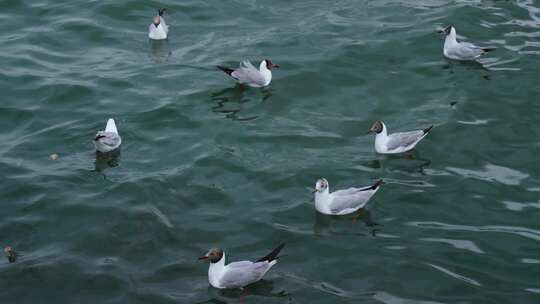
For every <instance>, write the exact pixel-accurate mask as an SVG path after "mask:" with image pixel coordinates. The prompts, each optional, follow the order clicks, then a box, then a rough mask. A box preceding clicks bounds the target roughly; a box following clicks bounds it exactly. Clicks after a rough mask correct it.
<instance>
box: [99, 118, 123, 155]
mask: <svg viewBox="0 0 540 304" xmlns="http://www.w3.org/2000/svg"><path fill="white" fill-rule="evenodd" d="M121 144H122V138H121V137H120V134H118V130H117V129H116V123H115V122H114V119H112V118H109V120H108V121H107V126H105V131H98V132H97V134H96V136H95V137H94V146H95V147H96V150H97V151H99V152H102V153H107V152H111V151H114V150H116V149H118V148H119V147H120V145H121Z"/></svg>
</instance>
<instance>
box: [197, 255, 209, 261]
mask: <svg viewBox="0 0 540 304" xmlns="http://www.w3.org/2000/svg"><path fill="white" fill-rule="evenodd" d="M207 259H208V256H207V255H203V256H202V257H199V260H207Z"/></svg>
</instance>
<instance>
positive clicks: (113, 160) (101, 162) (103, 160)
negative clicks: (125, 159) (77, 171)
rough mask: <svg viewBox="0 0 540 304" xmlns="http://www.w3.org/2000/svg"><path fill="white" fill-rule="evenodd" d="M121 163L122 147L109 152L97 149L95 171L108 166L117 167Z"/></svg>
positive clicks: (100, 170) (101, 170)
mask: <svg viewBox="0 0 540 304" xmlns="http://www.w3.org/2000/svg"><path fill="white" fill-rule="evenodd" d="M119 163H120V149H116V150H114V151H111V152H108V153H102V152H99V151H96V161H95V163H94V164H95V171H96V172H103V171H104V170H105V169H107V168H114V167H117V166H118V165H119Z"/></svg>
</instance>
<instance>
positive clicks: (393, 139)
mask: <svg viewBox="0 0 540 304" xmlns="http://www.w3.org/2000/svg"><path fill="white" fill-rule="evenodd" d="M432 128H433V126H429V127H428V128H425V129H423V130H416V131H409V132H399V133H394V134H390V135H388V133H387V130H386V126H385V124H384V123H383V122H382V121H376V122H375V123H374V124H373V126H371V128H370V129H369V130H368V132H367V133H376V134H377V135H376V136H375V151H377V153H381V154H397V153H404V152H408V151H410V150H412V149H414V147H415V146H416V145H417V144H418V143H419V142H420V141H421V140H422V139H423V138H424V137H425V136H426V135H427V134H428V133H429V131H431V129H432Z"/></svg>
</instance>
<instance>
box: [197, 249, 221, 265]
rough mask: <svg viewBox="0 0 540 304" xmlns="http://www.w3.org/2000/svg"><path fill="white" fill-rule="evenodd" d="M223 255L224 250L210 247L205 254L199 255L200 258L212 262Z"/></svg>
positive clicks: (215, 261)
mask: <svg viewBox="0 0 540 304" xmlns="http://www.w3.org/2000/svg"><path fill="white" fill-rule="evenodd" d="M222 257H223V250H221V249H219V248H212V249H210V250H209V251H208V252H207V253H206V254H205V255H203V256H201V257H199V260H205V261H210V263H217V262H219V260H221V258H222Z"/></svg>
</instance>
